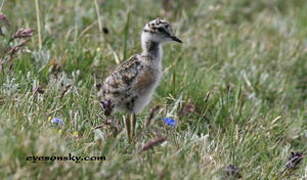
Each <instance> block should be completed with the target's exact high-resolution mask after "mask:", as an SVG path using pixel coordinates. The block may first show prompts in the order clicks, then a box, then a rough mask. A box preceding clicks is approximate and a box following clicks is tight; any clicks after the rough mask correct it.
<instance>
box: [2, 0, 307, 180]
mask: <svg viewBox="0 0 307 180" xmlns="http://www.w3.org/2000/svg"><path fill="white" fill-rule="evenodd" d="M32 1H33V2H32ZM32 1H31V2H28V1H14V0H12V1H5V2H4V4H3V8H2V13H4V14H5V15H6V16H7V18H8V19H9V21H10V23H11V25H12V26H11V28H15V29H16V28H17V27H19V28H20V27H30V28H33V29H35V28H36V27H39V26H38V24H40V27H41V29H40V30H39V29H36V33H35V35H34V36H33V37H32V38H31V41H30V42H29V43H28V46H27V48H26V49H27V51H26V52H24V53H21V54H19V55H18V56H17V57H16V58H14V60H13V66H12V68H11V69H9V68H8V67H7V66H4V68H3V70H2V72H1V75H0V84H1V86H0V104H1V105H0V114H1V116H0V176H1V177H5V178H6V179H45V178H46V177H48V178H50V179H59V178H61V179H76V178H78V179H93V178H95V179H101V178H103V179H159V178H160V179H222V178H223V176H224V175H223V169H224V167H226V166H228V165H230V164H233V165H235V166H237V167H239V168H240V174H241V175H242V179H270V180H271V179H306V178H307V161H306V159H303V161H302V163H301V164H300V166H299V167H298V168H297V169H296V170H293V172H291V173H288V174H287V175H285V174H281V172H282V171H283V169H284V167H285V164H286V162H287V158H288V156H289V155H290V152H292V151H299V152H304V153H305V154H306V151H307V146H306V141H307V121H306V120H307V119H306V104H307V99H306V98H307V63H306V62H307V61H306V58H307V44H306V42H307V41H306V40H307V39H306V35H307V24H306V18H307V4H306V3H305V1H304V0H295V1H282V0H274V1H270V2H267V1H265V0H260V1H249V0H233V1H227V0H208V1H205V0H194V1H183V0H182V1H170V2H171V4H168V5H170V6H172V8H170V10H168V12H164V11H163V8H162V4H161V3H160V2H159V3H155V1H149V0H144V1H134V0H129V1H126V0H118V1H102V0H97V1H81V0H76V1H60V0H58V1H50V0H49V1H34V0H32ZM35 2H38V3H39V10H40V11H39V12H35V10H34V7H33V6H34V3H35ZM36 8H38V4H37V6H36ZM164 8H165V9H168V8H167V6H166V5H165V4H164ZM157 16H160V17H165V18H167V19H168V20H169V21H171V22H172V24H173V26H174V29H175V30H176V34H178V36H179V37H180V38H181V39H182V40H183V41H184V44H183V45H182V46H180V45H177V44H170V45H166V46H165V48H164V59H163V64H164V68H165V73H164V77H163V80H162V83H161V85H160V86H159V88H158V90H157V93H156V94H155V97H154V99H153V102H152V103H151V104H150V105H149V106H148V107H147V108H146V110H145V111H144V112H143V113H141V114H140V115H139V119H138V132H139V133H140V134H141V135H140V136H139V137H138V138H137V142H136V144H133V145H129V143H128V142H127V138H126V135H125V132H124V131H122V132H121V133H119V134H118V135H117V136H116V137H114V136H112V135H109V134H111V130H110V128H108V127H104V128H103V129H101V132H102V133H103V134H104V139H103V140H101V139H100V140H97V139H96V140H95V133H94V132H95V130H94V127H96V126H98V125H101V124H102V122H104V121H105V119H104V118H102V117H101V114H102V113H101V109H100V106H99V99H98V97H97V89H96V87H95V86H96V84H98V83H101V82H102V81H103V78H104V77H105V76H106V75H107V74H108V73H109V72H110V71H111V70H112V68H114V67H115V66H116V62H117V61H120V60H122V59H124V57H125V58H126V57H129V56H130V55H132V54H134V53H137V52H139V51H140V42H139V39H140V37H139V36H140V30H141V29H142V27H143V26H144V24H145V23H146V22H147V21H149V20H151V19H153V18H155V17H157ZM37 19H40V21H41V22H40V23H38V22H37ZM97 20H101V21H100V22H98V21H97ZM103 29H104V30H103ZM106 29H107V30H106ZM37 31H39V35H38V34H37ZM107 31H108V33H107ZM104 32H105V33H104ZM40 38H41V41H40V40H39V39H40ZM0 39H1V41H2V40H4V39H5V37H0ZM3 42H4V41H3ZM40 45H41V48H40ZM38 87H40V88H41V89H43V90H44V93H43V94H40V93H35V91H33V90H34V89H36V88H38ZM156 105H160V106H161V109H160V111H159V113H157V114H156V118H155V120H154V121H153V122H152V124H151V126H149V127H144V122H145V121H146V119H147V117H148V116H149V114H150V109H151V108H153V107H154V106H156ZM188 105H189V106H190V107H193V108H191V110H190V111H187V112H185V113H182V111H184V110H182V109H184V108H185V107H186V106H188ZM168 116H169V117H172V118H174V119H176V120H177V121H178V125H177V126H176V128H169V127H166V126H165V125H163V123H162V120H161V119H162V118H164V117H168ZM54 117H59V118H61V119H63V121H64V123H65V125H64V126H63V127H62V128H60V127H54V126H53V125H52V124H51V123H50V118H54ZM116 120H117V121H119V120H121V115H120V114H119V115H116V116H115V121H116ZM158 136H165V137H167V142H166V143H164V144H163V145H160V146H156V147H155V148H153V149H150V150H148V151H144V152H140V150H141V148H142V147H143V146H144V144H145V143H147V142H149V141H151V140H152V139H155V138H157V137H158ZM69 153H71V154H73V155H78V156H93V155H96V156H105V157H106V160H105V161H102V162H97V161H88V162H85V161H82V162H80V163H76V162H73V161H65V162H64V161H47V162H44V161H37V162H36V163H33V162H31V161H26V157H27V156H31V155H35V156H53V155H55V156H67V155H68V154H69Z"/></svg>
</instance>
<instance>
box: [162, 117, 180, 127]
mask: <svg viewBox="0 0 307 180" xmlns="http://www.w3.org/2000/svg"><path fill="white" fill-rule="evenodd" d="M162 120H163V121H164V123H165V124H166V125H168V126H171V127H175V126H176V123H177V122H176V120H174V119H172V118H169V117H166V118H163V119H162Z"/></svg>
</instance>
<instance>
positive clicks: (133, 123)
mask: <svg viewBox="0 0 307 180" xmlns="http://www.w3.org/2000/svg"><path fill="white" fill-rule="evenodd" d="M131 123H132V137H134V136H135V127H136V114H135V113H132V114H131Z"/></svg>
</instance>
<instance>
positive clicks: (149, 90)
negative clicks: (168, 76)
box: [134, 67, 162, 112]
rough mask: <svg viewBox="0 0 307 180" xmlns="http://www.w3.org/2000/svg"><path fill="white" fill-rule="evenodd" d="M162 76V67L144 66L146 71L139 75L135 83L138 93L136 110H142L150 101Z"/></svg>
mask: <svg viewBox="0 0 307 180" xmlns="http://www.w3.org/2000/svg"><path fill="white" fill-rule="evenodd" d="M161 77H162V71H161V69H156V68H150V67H146V68H144V71H143V72H142V73H141V74H140V75H139V77H138V79H137V82H136V84H135V90H136V94H138V98H137V99H136V102H135V107H134V111H135V112H140V111H142V109H143V108H144V107H145V106H146V105H147V104H148V103H149V102H150V100H151V98H152V95H153V92H154V90H155V89H156V87H157V86H158V84H159V82H160V80H161Z"/></svg>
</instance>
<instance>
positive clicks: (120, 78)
mask: <svg viewBox="0 0 307 180" xmlns="http://www.w3.org/2000/svg"><path fill="white" fill-rule="evenodd" d="M141 41H142V49H143V52H142V53H141V54H136V55H134V56H132V57H131V58H129V59H128V60H126V61H124V62H123V63H121V64H120V65H119V66H118V67H117V68H116V69H115V70H114V71H113V72H112V73H111V74H110V75H109V76H108V77H107V78H106V79H105V81H104V83H103V86H102V100H101V106H102V108H103V110H104V113H105V115H111V114H112V113H113V112H115V111H121V112H127V113H129V114H130V115H131V116H129V117H130V118H128V117H127V118H126V119H125V120H126V128H127V134H128V137H129V140H131V139H130V137H131V136H130V135H131V131H132V136H133V135H134V130H135V126H136V115H135V114H136V113H138V112H140V111H142V110H143V108H144V107H145V106H146V105H147V104H148V103H149V102H150V100H151V98H152V94H153V93H154V90H155V89H156V87H157V86H158V84H159V82H160V79H161V76H162V65H161V64H162V63H161V59H162V44H164V43H166V42H171V41H176V42H180V43H181V40H180V39H178V38H177V37H176V36H175V35H174V33H173V31H172V28H171V26H170V24H169V23H168V22H167V21H165V20H161V19H160V18H157V19H155V20H153V21H150V22H149V23H148V24H146V25H145V27H144V29H143V32H142V36H141ZM130 120H132V122H130ZM131 125H132V126H131ZM130 128H132V129H130Z"/></svg>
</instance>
